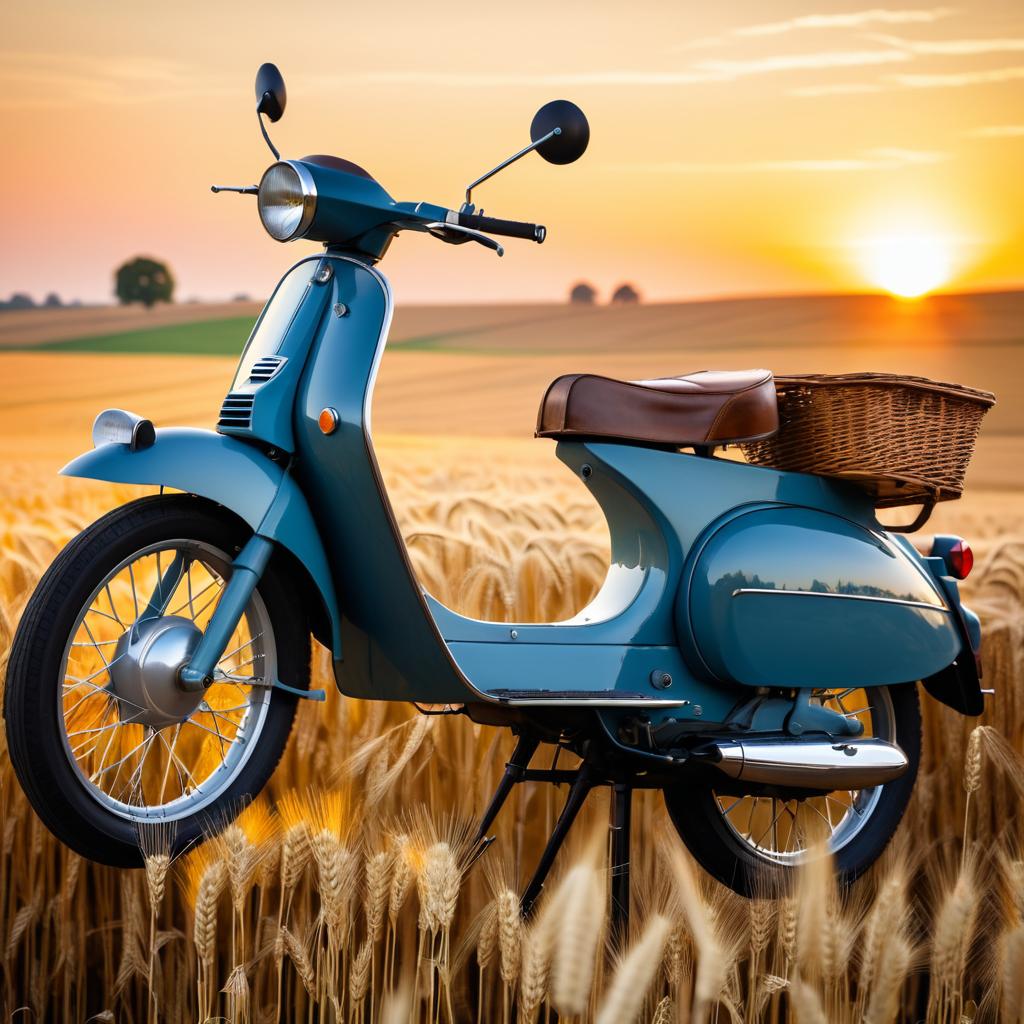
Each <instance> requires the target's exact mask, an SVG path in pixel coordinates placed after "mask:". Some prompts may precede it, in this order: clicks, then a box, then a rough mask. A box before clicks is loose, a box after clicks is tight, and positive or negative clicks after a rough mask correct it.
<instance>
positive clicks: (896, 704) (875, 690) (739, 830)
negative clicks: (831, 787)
mask: <svg viewBox="0 0 1024 1024" xmlns="http://www.w3.org/2000/svg"><path fill="white" fill-rule="evenodd" d="M813 699H815V700H817V701H820V702H821V703H822V704H823V705H824V706H826V707H828V708H830V709H831V710H833V711H836V712H838V713H839V714H842V715H845V716H846V717H848V718H856V719H857V720H858V721H860V722H861V724H862V725H863V726H864V733H863V735H864V736H866V737H868V736H874V737H876V738H878V739H883V740H886V741H887V742H890V743H896V744H898V745H899V746H900V747H901V748H902V749H903V751H904V753H905V754H906V755H907V759H908V761H909V767H908V768H907V771H906V772H905V773H904V774H903V775H901V776H900V777H899V778H898V779H895V780H894V781H892V782H888V783H886V784H885V785H882V786H874V787H872V788H871V789H862V790H839V791H836V792H833V793H826V794H822V795H821V796H811V797H801V798H796V797H790V796H789V795H787V794H785V793H778V794H776V795H764V794H763V793H761V792H747V793H743V792H740V791H737V790H736V789H735V788H732V789H729V790H728V791H726V789H725V787H724V785H723V788H722V789H721V790H719V789H716V788H715V787H714V786H713V785H703V786H691V787H686V786H682V785H681V786H679V787H676V788H674V789H673V790H671V791H669V790H666V791H665V803H666V805H667V807H668V812H669V815H670V817H671V818H672V823H673V824H674V825H675V827H676V831H677V832H678V833H679V835H680V837H681V838H682V840H683V842H685V843H686V845H687V847H688V848H689V849H690V852H691V853H692V854H693V855H694V857H696V858H697V860H698V861H700V863H701V864H702V865H703V867H704V868H705V869H706V870H707V871H708V872H710V873H711V874H712V875H714V876H715V877H716V878H718V879H719V881H721V882H723V883H724V884H725V885H727V886H729V887H730V888H732V889H734V890H735V891H736V892H738V893H740V894H741V895H745V896H752V895H754V894H755V893H756V892H757V891H759V888H762V889H763V888H764V887H765V884H768V885H770V884H772V883H773V882H777V881H779V880H781V879H783V878H784V877H785V875H786V874H787V873H789V872H791V871H792V870H793V869H794V868H795V867H796V866H797V865H798V864H799V863H800V862H801V861H802V860H803V859H804V858H805V857H806V855H807V853H808V850H810V849H811V848H812V847H818V846H820V844H821V843H822V842H823V841H824V842H827V844H828V849H829V851H830V853H831V854H832V855H833V857H834V858H835V864H836V868H837V870H838V872H839V874H840V876H841V878H842V880H843V881H844V882H852V881H853V880H854V879H855V878H856V877H857V876H858V875H860V874H861V873H862V872H863V871H865V870H866V869H867V868H868V867H870V866H871V864H873V863H874V861H875V860H877V858H878V857H879V856H880V855H881V853H882V851H883V850H884V849H885V846H886V844H887V843H888V841H889V839H890V838H891V836H892V834H893V833H894V832H895V831H896V828H897V826H898V825H899V823H900V819H901V818H902V817H903V812H904V810H905V809H906V806H907V802H908V801H909V799H910V794H911V792H912V790H913V788H914V780H915V778H916V776H917V766H918V762H919V761H920V756H921V712H920V706H919V704H918V698H917V688H916V686H915V685H914V684H906V685H902V686H889V687H872V688H870V689H845V690H820V691H816V692H815V695H814V698H813ZM723 784H724V780H723Z"/></svg>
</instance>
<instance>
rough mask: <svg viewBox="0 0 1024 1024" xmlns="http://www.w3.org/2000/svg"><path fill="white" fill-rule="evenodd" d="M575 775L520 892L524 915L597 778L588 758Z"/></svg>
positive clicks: (537, 894)
mask: <svg viewBox="0 0 1024 1024" xmlns="http://www.w3.org/2000/svg"><path fill="white" fill-rule="evenodd" d="M575 776H576V777H575V778H574V779H573V783H572V785H571V786H570V787H569V793H568V795H567V796H566V798H565V806H564V807H563V808H562V813H561V814H560V815H559V816H558V821H556V822H555V827H554V829H553V830H552V832H551V836H550V838H549V839H548V842H547V846H545V847H544V852H543V853H542V854H541V855H540V860H539V861H538V862H537V870H536V871H535V872H534V873H533V878H532V879H530V884H529V885H528V886H527V887H526V892H524V893H523V898H522V900H521V901H520V907H521V909H522V912H523V917H527V916H529V914H530V911H531V910H533V905H534V904H535V903H536V902H537V897H538V896H540V893H541V890H542V889H543V888H544V882H545V881H546V880H547V877H548V872H549V871H550V870H551V865H552V864H554V862H555V857H556V856H558V851H559V850H560V849H561V848H562V843H563V842H564V841H565V837H566V835H568V832H569V829H570V828H572V823H573V822H574V821H575V820H576V816H577V815H578V814H579V813H580V809H581V808H582V807H583V804H584V803H585V802H586V799H587V795H588V794H589V793H590V791H591V789H593V788H594V786H595V785H596V784H597V779H596V778H595V775H594V771H593V769H592V768H591V766H590V762H589V761H584V762H583V764H581V765H580V766H579V769H578V770H577V771H576V773H575Z"/></svg>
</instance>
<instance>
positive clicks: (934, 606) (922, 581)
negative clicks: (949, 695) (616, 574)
mask: <svg viewBox="0 0 1024 1024" xmlns="http://www.w3.org/2000/svg"><path fill="white" fill-rule="evenodd" d="M680 598H681V599H680V602H679V605H678V608H677V616H678V618H679V625H680V632H681V635H686V634H687V633H689V634H691V635H692V637H693V641H694V644H695V646H696V650H697V653H698V655H699V656H700V658H701V659H702V660H703V661H704V663H705V665H706V666H707V667H708V669H709V670H710V671H711V673H712V674H713V675H715V676H716V677H718V678H720V679H723V680H728V681H735V682H739V683H743V684H746V685H749V686H793V687H820V686H827V687H842V686H864V685H884V684H892V683H903V682H911V681H914V680H917V679H921V678H923V677H927V676H929V675H931V674H932V673H934V672H938V671H939V670H940V669H942V668H944V667H945V666H946V665H948V664H950V662H952V661H953V659H954V658H956V656H957V654H958V652H959V650H960V646H961V642H960V637H959V635H958V632H957V629H956V624H955V621H954V619H953V616H952V613H951V612H950V609H949V607H948V606H947V603H946V601H945V599H944V597H943V595H942V594H941V592H940V591H939V590H938V588H937V587H936V585H935V583H934V582H933V581H932V580H931V579H930V578H929V576H928V575H927V574H926V573H925V572H924V571H923V570H922V569H921V568H920V566H918V565H917V564H915V562H914V561H913V560H912V558H911V557H910V556H908V555H907V554H906V553H905V552H904V551H903V549H902V548H901V547H899V546H898V545H896V544H894V543H892V542H891V541H890V540H888V539H887V538H886V537H885V535H884V534H882V533H879V532H876V531H872V530H868V529H865V528H864V527H862V526H860V525H858V524H855V523H852V522H850V521H849V520H847V519H844V518H842V517H840V516H836V515H831V514H829V513H827V512H821V511H818V510H815V509H808V508H773V509H760V510H756V511H751V512H748V513H746V514H743V515H738V516H734V517H732V518H731V519H729V520H728V521H727V522H726V523H725V525H723V526H721V527H720V528H718V529H717V530H715V531H714V532H713V533H712V534H711V535H710V536H709V537H708V538H707V539H706V540H705V541H704V543H703V544H701V545H700V546H699V548H698V550H697V552H696V554H695V556H694V558H693V559H692V561H691V565H690V567H689V572H688V577H687V580H686V583H685V584H684V588H683V590H682V591H681V595H680Z"/></svg>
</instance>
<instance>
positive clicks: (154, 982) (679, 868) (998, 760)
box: [0, 440, 1024, 1024]
mask: <svg viewBox="0 0 1024 1024" xmlns="http://www.w3.org/2000/svg"><path fill="white" fill-rule="evenodd" d="M478 454H479V456H480V457H479V458H477V459H474V460H468V459H467V458H466V444H465V442H441V441H435V442H427V441H423V440H420V441H411V440H405V441H402V440H392V441H390V442H386V443H384V444H383V445H382V446H381V456H382V462H383V465H384V467H385V471H386V475H387V477H388V482H389V486H390V487H391V488H392V495H393V500H394V502H395V506H396V510H397V512H398V515H399V519H400V522H401V525H402V529H403V532H404V534H405V535H406V537H407V539H408V542H409V545H410V549H411V552H412V556H413V560H414V563H415V565H416V568H417V571H418V572H419V574H420V576H421V578H422V579H423V581H424V583H425V584H426V585H427V586H428V587H429V588H430V589H431V590H432V591H433V592H434V593H435V594H437V595H438V596H439V597H440V598H441V599H442V600H444V601H446V602H448V603H450V604H452V605H454V606H455V607H457V608H459V609H461V610H463V611H465V612H468V613H470V614H474V615H478V616H483V617H493V618H497V619H512V618H517V619H526V618H534V619H550V618H558V617H561V616H563V615H566V614H569V613H570V612H572V611H573V610H575V609H576V608H577V607H579V606H580V605H581V604H582V603H583V602H584V601H585V600H586V599H587V598H588V597H589V596H590V595H591V594H592V593H593V591H594V590H595V588H596V587H597V586H598V585H599V583H600V581H601V579H602V576H603V572H604V566H605V564H606V558H607V538H606V535H605V532H604V528H603V526H602V524H601V522H600V520H599V517H598V514H597V510H596V508H595V507H593V506H592V504H591V503H590V501H589V499H588V497H587V495H586V494H585V492H583V490H582V489H581V488H579V487H578V485H577V484H576V483H575V481H574V480H573V479H572V478H571V477H570V476H569V474H568V473H567V472H562V471H560V469H559V467H558V465H557V464H555V463H553V462H552V463H551V464H549V463H548V462H547V461H546V460H542V459H541V458H540V457H538V456H526V461H525V463H524V461H523V459H524V455H525V450H524V449H520V448H517V447H515V446H512V445H506V446H502V445H500V444H499V445H493V446H489V447H488V450H487V452H486V456H485V453H483V452H480V453H478ZM543 454H544V456H545V459H546V457H548V456H549V454H550V453H549V452H547V451H544V453H543ZM136 493H138V492H137V491H135V490H132V489H129V488H113V487H107V486H104V485H92V484H88V483H83V482H76V481H66V480H57V481H55V480H54V479H53V478H52V477H50V476H49V475H48V474H43V473H41V472H40V471H39V470H38V469H35V468H32V467H31V466H27V467H23V468H22V469H21V470H20V471H19V472H16V473H15V474H14V475H13V476H12V477H9V478H8V479H6V480H5V482H4V483H3V485H2V490H0V494H2V497H3V509H4V511H3V518H2V520H0V529H2V535H0V549H2V552H3V559H2V562H0V655H2V657H3V659H4V661H5V660H6V657H7V652H8V650H9V646H10V640H11V636H12V632H13V630H14V628H15V624H16V622H17V619H18V615H19V612H20V610H21V608H22V607H23V605H24V602H25V600H26V599H27V596H28V594H29V592H30V590H31V588H32V586H33V584H34V582H35V580H36V579H37V577H38V576H39V574H40V573H41V572H42V570H43V569H44V568H45V566H46V565H47V564H48V562H49V561H50V560H51V558H52V557H53V555H54V554H55V552H56V551H57V550H58V548H59V547H60V546H61V544H62V543H64V542H65V541H66V540H67V539H68V538H69V537H70V536H71V535H73V534H74V533H75V532H76V531H77V530H78V529H80V528H81V527H82V526H84V525H85V524H87V523H88V522H90V521H91V520H93V519H94V518H96V516H98V515H99V514H100V513H101V512H102V511H104V510H105V509H106V508H108V507H110V506H111V505H113V504H115V503H118V502H120V501H123V500H125V499H127V498H129V497H132V496H134V495H135V494H136ZM1022 514H1024V504H1022V503H1021V502H1020V501H1019V500H1018V499H1016V498H1014V497H1013V496H1011V495H1006V494H1004V495H995V494H980V495H974V496H973V497H971V498H969V499H967V500H965V501H964V502H963V503H962V504H961V505H959V506H954V505H951V506H947V507H944V508H943V509H941V511H940V515H939V519H940V522H939V524H938V525H939V526H940V527H943V528H947V529H957V530H959V531H961V532H963V533H964V534H966V535H968V536H969V537H971V539H972V541H973V542H974V543H975V547H976V550H977V552H978V554H979V555H980V559H979V561H980V567H979V568H978V569H976V570H975V573H974V575H973V576H972V578H971V580H970V587H969V597H970V599H971V601H972V604H973V605H974V607H976V608H977V609H978V610H979V611H980V612H981V613H982V615H983V617H984V621H985V626H986V647H985V653H986V667H987V677H986V679H987V683H988V685H990V686H994V687H995V688H996V691H997V692H996V696H995V697H994V698H990V703H989V710H988V711H987V712H986V716H985V718H984V719H983V720H982V722H981V723H980V724H979V723H976V722H972V721H966V720H964V719H962V718H960V717H959V716H957V715H955V714H953V713H951V712H948V711H947V710H946V709H944V708H942V707H940V706H938V705H937V704H935V703H934V702H931V701H925V709H924V710H925V730H926V736H925V740H926V744H925V751H926V753H925V761H924V764H923V765H922V776H921V779H920V781H919V784H918V788H917V793H916V795H915V797H914V800H913V803H912V805H911V808H910V810H909V812H908V815H907V819H906V820H905V822H904V824H903V826H902V828H901V831H900V834H899V836H898V838H897V840H896V842H895V843H894V844H893V846H892V848H891V850H890V852H889V854H888V855H887V856H886V858H885V859H884V861H883V862H882V863H881V864H880V865H879V866H878V868H877V869H876V870H875V871H874V872H872V874H871V875H870V876H869V877H868V878H866V879H864V880H862V881H861V882H859V883H858V884H857V886H856V887H855V888H854V889H853V890H852V891H851V892H849V893H840V892H838V891H836V889H835V887H834V884H833V882H832V876H831V873H830V870H829V867H828V864H827V862H818V863H817V864H816V865H813V866H811V867H809V868H807V869H806V870H805V871H804V872H803V874H802V876H801V878H800V880H799V883H798V885H797V887H796V888H795V890H794V891H793V892H789V893H778V894H767V893H766V894H765V898H763V899H759V900H756V901H753V902H751V903H747V902H745V901H743V900H740V899H739V898H738V897H735V896H733V895H732V894H731V893H728V892H727V891H725V890H723V889H722V888H721V887H719V886H717V885H716V884H713V883H712V882H710V881H709V880H708V879H707V878H706V877H702V876H701V875H700V874H699V872H698V871H697V869H696V868H695V867H694V866H693V865H692V862H691V861H690V860H689V859H688V858H687V856H686V855H685V853H684V852H683V851H682V848H681V846H680V844H679V843H678V841H677V840H676V839H675V837H674V835H673V834H672V833H671V832H670V830H669V828H668V826H667V821H666V817H665V815H664V813H663V810H662V807H661V803H660V800H659V798H657V797H656V796H654V795H653V794H650V793H643V794H640V795H639V796H638V799H637V806H636V809H635V812H634V814H635V819H634V828H635V832H634V836H635V838H634V847H633V870H634V898H635V906H636V910H635V913H634V915H633V920H632V923H631V930H630V934H629V935H628V936H626V937H624V938H623V940H622V941H621V942H615V941H614V940H613V937H612V936H611V935H610V934H609V929H608V913H607V909H608V893H607V873H606V862H607V855H606V840H607V801H606V798H605V797H604V796H602V795H598V796H595V797H594V798H592V801H591V806H589V807H588V809H587V811H586V812H585V814H584V816H583V817H582V818H581V820H580V822H579V823H578V824H577V826H576V828H575V829H574V835H573V836H572V841H571V843H570V844H568V845H567V847H566V849H565V850H564V851H563V853H562V855H561V856H560V858H559V862H558V865H557V870H556V873H555V876H554V878H553V880H552V881H550V882H549V884H548V886H547V888H546V891H545V894H544V896H543V898H542V901H541V903H540V906H539V908H538V910H537V912H536V914H535V915H534V916H533V918H532V919H531V920H530V921H529V922H527V923H523V922H522V921H521V920H520V918H519V915H518V910H517V898H516V892H517V891H518V890H519V889H520V887H521V886H522V884H523V882H524V879H525V878H526V877H528V875H529V872H530V871H531V870H532V866H533V863H534V860H535V858H536V856H537V854H538V852H539V849H540V846H541V844H542V842H543V839H544V837H545V836H546V834H547V831H548V830H549V829H550V827H551V824H552V823H553V819H554V816H555V815H556V813H557V810H558V807H559V805H560V795H559V794H558V793H556V792H554V791H553V790H552V789H551V788H550V787H542V786H539V785H525V786H522V787H519V788H518V791H517V792H516V793H515V794H514V795H513V798H512V799H511V800H510V802H509V805H508V806H507V807H506V809H505V810H504V811H503V813H502V814H501V816H500V817H499V819H498V823H497V825H496V828H495V832H496V834H497V836H498V839H497V842H496V843H495V844H494V845H493V846H492V847H491V849H490V850H489V851H488V852H487V854H486V855H485V856H484V857H483V858H482V860H481V861H480V862H478V863H477V864H476V865H475V866H474V867H473V868H472V870H468V869H467V857H468V852H469V851H468V847H467V842H468V837H469V835H470V834H471V825H472V819H473V816H474V814H478V813H479V811H480V809H481V807H482V804H483V802H484V800H485V799H486V796H487V795H488V793H489V790H490V788H491V787H492V786H493V784H494V782H495V781H496V778H497V775H498V773H499V772H500V770H501V767H502V765H503V762H504V759H505V758H506V757H507V756H508V754H509V752H510V749H511V746H510V737H508V736H507V735H504V734H502V733H499V732H495V731H493V730H490V729H487V728H484V727H480V726H476V725H473V724H472V723H470V722H468V721H466V720H463V719H461V718H458V717H455V718H437V717H424V716H419V715H416V714H415V713H413V712H412V709H410V708H408V707H406V706H401V705H384V704H369V703H363V702H359V701H351V700H346V699H343V698H340V697H339V696H338V695H337V693H336V692H331V691H332V689H333V684H332V680H331V678H330V672H329V661H328V658H327V655H326V652H325V651H323V650H320V649H318V650H316V652H315V654H314V685H322V686H325V687H326V688H327V689H328V692H329V693H330V696H329V699H328V701H327V703H326V705H318V704H313V703H311V702H305V703H303V704H302V705H301V706H300V709H299V715H298V718H297V721H296V727H295V730H294V733H293V736H292V739H291V742H290V745H289V748H288V750H287V752H286V754H285V757H284V760H283V761H282V764H281V766H280V767H279V769H278V771H277V773H276V775H275V777H274V779H273V781H272V783H271V785H270V787H269V789H268V791H267V792H266V794H265V795H264V796H263V797H262V798H261V799H259V800H258V801H256V802H255V803H254V804H253V805H252V806H251V807H250V808H249V809H248V810H246V811H245V813H244V814H243V815H242V817H241V818H240V819H239V820H238V822H237V824H236V825H235V826H232V827H230V828H229V829H228V830H227V831H226V832H225V833H224V834H223V835H222V836H221V837H220V838H218V839H217V840H215V841H213V842H210V843H208V844H206V845H205V846H203V847H200V848H199V849H198V850H196V851H194V852H193V853H191V854H189V855H187V856H185V857H183V858H181V859H180V860H178V861H175V862H174V863H171V862H169V860H168V858H167V856H166V853H165V852H164V848H163V847H162V845H161V837H160V835H159V834H152V835H147V836H146V837H145V844H146V849H147V853H148V858H147V862H146V863H147V867H146V870H145V871H140V872H118V871H114V870H111V869H107V868H103V867H100V866H97V865H94V864H91V863H88V862H85V861H83V860H81V859H80V858H79V857H77V856H76V855H75V854H73V853H70V852H69V851H68V850H67V849H65V848H63V847H61V846H60V845H59V844H57V843H56V842H55V841H54V840H53V839H52V838H51V837H50V836H49V834H48V833H47V832H45V830H44V829H43V827H42V826H41V825H40V824H39V823H38V821H37V820H36V819H35V817H34V816H33V814H32V813H31V811H30V810H29V808H28V807H27V805H26V802H25V799H24V797H23V796H22V795H21V793H20V790H19V789H18V786H17V783H16V782H15V780H14V778H13V774H12V772H11V770H10V766H9V764H8V763H7V762H6V761H5V762H4V764H3V766H2V768H0V806H2V820H3V843H2V848H0V929H2V930H0V951H2V957H3V979H2V989H0V991H2V1000H3V1004H4V1012H5V1016H6V1017H7V1018H9V1019H29V1018H32V1019H38V1020H68V1021H84V1020H87V1019H91V1020H97V1021H103V1020H108V1021H146V1020H166V1021H194V1020H208V1019H227V1020H230V1021H254V1022H255V1021H273V1020H289V1021H292V1020H294V1021H301V1020H316V1021H321V1020H324V1021H326V1020H332V1021H333V1020H337V1021H345V1022H354V1021H360V1022H362V1021H366V1020H382V1021H389V1022H392V1021H394V1022H397V1021H406V1020H410V1021H428V1020H430V1021H475V1020H479V1021H502V1022H504V1021H511V1020H517V1021H525V1020H533V1019H547V1020H554V1019H555V1015H556V1014H557V1016H558V1019H560V1020H575V1021H584V1020H587V1021H589V1020H594V1021H598V1022H600V1024H611V1022H622V1021H631V1020H635V1021H645V1022H646V1021H653V1022H658V1024H665V1022H673V1021H691V1022H697V1021H705V1020H717V1021H726V1020H729V1021H745V1022H747V1021H760V1020H765V1021H782V1020H791V1019H792V1020H798V1021H801V1022H819V1021H828V1022H836V1021H860V1020H866V1021H871V1022H882V1021H895V1020H906V1021H911V1020H921V1019H926V1020H928V1021H935V1022H947V1021H950V1022H953V1021H960V1020H977V1021H982V1020H1004V1021H1016V1020H1020V1019H1021V1012H1022V1005H1024V996H1022V994H1021V986H1022V985H1024V835H1022V834H1021V832H1020V826H1019V816H1018V815H1017V813H1016V809H1017V808H1018V807H1019V803H1020V798H1021V795H1022V791H1024V767H1022V762H1021V759H1020V751H1021V749H1022V740H1024V735H1022V733H1024V707H1022V706H1021V699H1020V697H1019V696H1018V695H1019V693H1020V680H1021V640H1022V631H1024V630H1022V627H1024V618H1022V616H1021V600H1022V599H1024V540H1015V539H1014V534H1016V535H1017V536H1018V537H1024V531H1022V528H1021V527H1022V524H1021V517H1022ZM164 841H165V840H164ZM769 896H771V897H773V898H769Z"/></svg>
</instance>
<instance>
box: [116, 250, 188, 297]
mask: <svg viewBox="0 0 1024 1024" xmlns="http://www.w3.org/2000/svg"><path fill="white" fill-rule="evenodd" d="M114 292H115V294H116V295H117V298H118V301H119V302H120V303H121V305H123V306H127V305H128V304H129V303H132V302H141V303H142V305H144V306H145V307H146V308H147V309H148V308H149V307H151V306H154V305H156V303H158V302H171V301H172V297H173V295H174V278H173V277H172V276H171V271H170V269H169V268H168V267H167V266H166V264H163V263H160V262H159V261H158V260H154V259H150V258H149V257H148V256H136V257H135V259H133V260H129V261H128V262H127V263H123V264H122V265H121V266H120V267H118V268H117V270H116V272H115V274H114Z"/></svg>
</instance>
